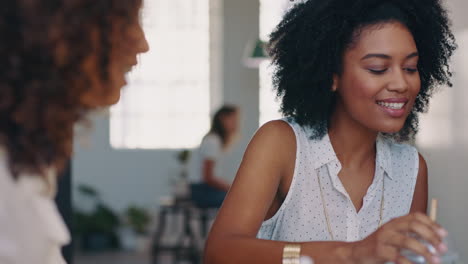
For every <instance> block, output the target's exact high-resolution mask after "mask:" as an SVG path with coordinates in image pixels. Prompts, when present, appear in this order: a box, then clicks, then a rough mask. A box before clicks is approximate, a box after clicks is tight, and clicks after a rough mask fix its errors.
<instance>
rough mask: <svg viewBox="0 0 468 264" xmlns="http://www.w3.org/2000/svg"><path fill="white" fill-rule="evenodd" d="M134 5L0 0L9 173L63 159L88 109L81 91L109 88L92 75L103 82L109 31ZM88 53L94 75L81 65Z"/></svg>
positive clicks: (1, 105)
mask: <svg viewBox="0 0 468 264" xmlns="http://www.w3.org/2000/svg"><path fill="white" fill-rule="evenodd" d="M140 7H141V0H131V1H129V0H99V1H96V0H51V1H41V0H5V1H3V2H2V8H1V9H0V37H1V39H2V41H1V42H0V141H1V142H0V144H1V145H2V148H3V150H4V151H5V152H6V153H7V156H8V158H9V161H8V162H9V167H10V170H11V172H12V174H13V175H14V177H17V176H18V174H19V173H31V174H36V175H37V174H40V175H45V173H47V171H46V170H48V169H49V168H57V169H60V168H61V167H62V166H63V165H64V163H65V162H66V161H67V160H68V159H69V158H70V156H71V153H72V138H73V125H74V123H75V122H77V121H80V120H84V119H85V115H86V113H88V112H89V111H90V110H93V109H92V107H91V106H88V105H86V104H84V103H83V102H81V98H82V96H83V94H85V93H87V92H89V91H91V90H93V89H108V90H109V91H110V90H111V87H106V85H103V87H99V88H97V87H93V86H92V83H95V82H93V80H96V79H98V80H100V81H101V82H100V83H103V84H107V83H110V82H109V79H110V78H109V73H108V69H109V65H110V64H111V63H112V61H111V52H112V50H113V49H114V48H115V46H116V45H120V44H119V43H116V42H117V41H116V39H118V38H116V37H115V36H113V35H115V32H119V31H120V32H123V31H124V30H125V26H126V25H130V24H131V23H132V22H133V23H135V21H137V19H138V13H139V9H140ZM117 27H119V28H117ZM121 40H122V41H123V39H121ZM90 57H95V58H96V59H95V60H96V64H97V66H96V69H99V72H96V74H95V76H90V75H91V74H86V73H85V72H86V71H84V70H83V67H84V64H85V62H86V61H87V60H88V58H90ZM88 61H89V60H88Z"/></svg>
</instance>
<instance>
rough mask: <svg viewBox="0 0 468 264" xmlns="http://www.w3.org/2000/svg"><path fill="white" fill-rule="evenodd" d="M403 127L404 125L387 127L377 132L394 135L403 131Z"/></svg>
mask: <svg viewBox="0 0 468 264" xmlns="http://www.w3.org/2000/svg"><path fill="white" fill-rule="evenodd" d="M403 126H404V124H398V125H387V126H383V127H380V129H379V130H378V131H379V132H382V133H388V134H394V133H398V132H400V131H401V130H402V129H403Z"/></svg>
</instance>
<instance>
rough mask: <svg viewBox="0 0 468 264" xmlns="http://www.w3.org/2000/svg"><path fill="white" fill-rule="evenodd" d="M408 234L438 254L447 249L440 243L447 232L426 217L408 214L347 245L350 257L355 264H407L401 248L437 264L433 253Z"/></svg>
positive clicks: (437, 260) (408, 263)
mask: <svg viewBox="0 0 468 264" xmlns="http://www.w3.org/2000/svg"><path fill="white" fill-rule="evenodd" d="M409 234H415V235H416V236H417V237H420V238H421V239H423V240H425V241H427V242H429V243H430V244H432V245H433V246H434V248H435V249H437V251H438V252H439V253H445V252H446V251H447V246H445V244H444V243H443V242H442V239H443V238H444V237H445V236H446V235H447V231H445V229H443V228H442V227H440V226H439V225H438V224H437V223H435V222H433V221H432V220H431V219H430V218H429V217H428V216H427V215H425V214H422V213H412V214H409V215H405V216H402V217H399V218H395V219H393V220H391V221H390V222H388V223H386V224H385V225H383V226H382V227H380V228H379V229H377V231H375V232H374V233H373V234H371V235H370V236H368V237H367V238H366V239H364V240H362V241H358V242H354V243H351V247H352V250H351V251H352V252H351V255H352V257H353V259H354V260H355V262H356V263H365V264H374V263H386V262H395V263H398V264H411V262H410V261H409V260H408V259H407V258H405V257H403V256H402V255H401V254H400V251H401V249H408V250H411V251H413V252H414V253H416V254H418V255H421V256H423V257H424V258H425V259H426V261H427V262H428V263H432V264H438V263H440V258H439V256H438V254H437V252H432V253H431V252H430V251H429V249H428V248H427V246H425V245H424V244H423V243H421V242H420V241H418V240H417V239H416V238H414V237H412V236H409Z"/></svg>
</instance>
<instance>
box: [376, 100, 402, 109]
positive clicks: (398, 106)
mask: <svg viewBox="0 0 468 264" xmlns="http://www.w3.org/2000/svg"><path fill="white" fill-rule="evenodd" d="M377 104H378V105H380V106H383V107H385V108H389V109H393V110H400V109H403V107H404V106H405V105H406V102H398V103H390V102H384V101H377Z"/></svg>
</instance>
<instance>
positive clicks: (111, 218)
mask: <svg viewBox="0 0 468 264" xmlns="http://www.w3.org/2000/svg"><path fill="white" fill-rule="evenodd" d="M78 193H79V195H81V196H82V197H83V198H86V199H88V200H89V201H92V202H93V203H94V205H93V208H92V209H91V210H83V209H80V208H79V207H76V206H75V208H74V221H73V233H74V235H75V237H77V238H79V241H80V243H79V245H78V246H79V247H80V249H82V250H83V251H104V250H110V249H117V248H119V247H120V241H119V238H118V236H117V229H118V228H119V226H120V220H119V217H118V215H117V214H116V213H115V212H114V211H113V210H112V209H111V208H110V207H109V206H107V205H106V204H105V203H104V202H102V200H101V198H100V195H99V192H98V191H97V190H96V189H94V188H93V187H92V186H89V185H79V186H78Z"/></svg>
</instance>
